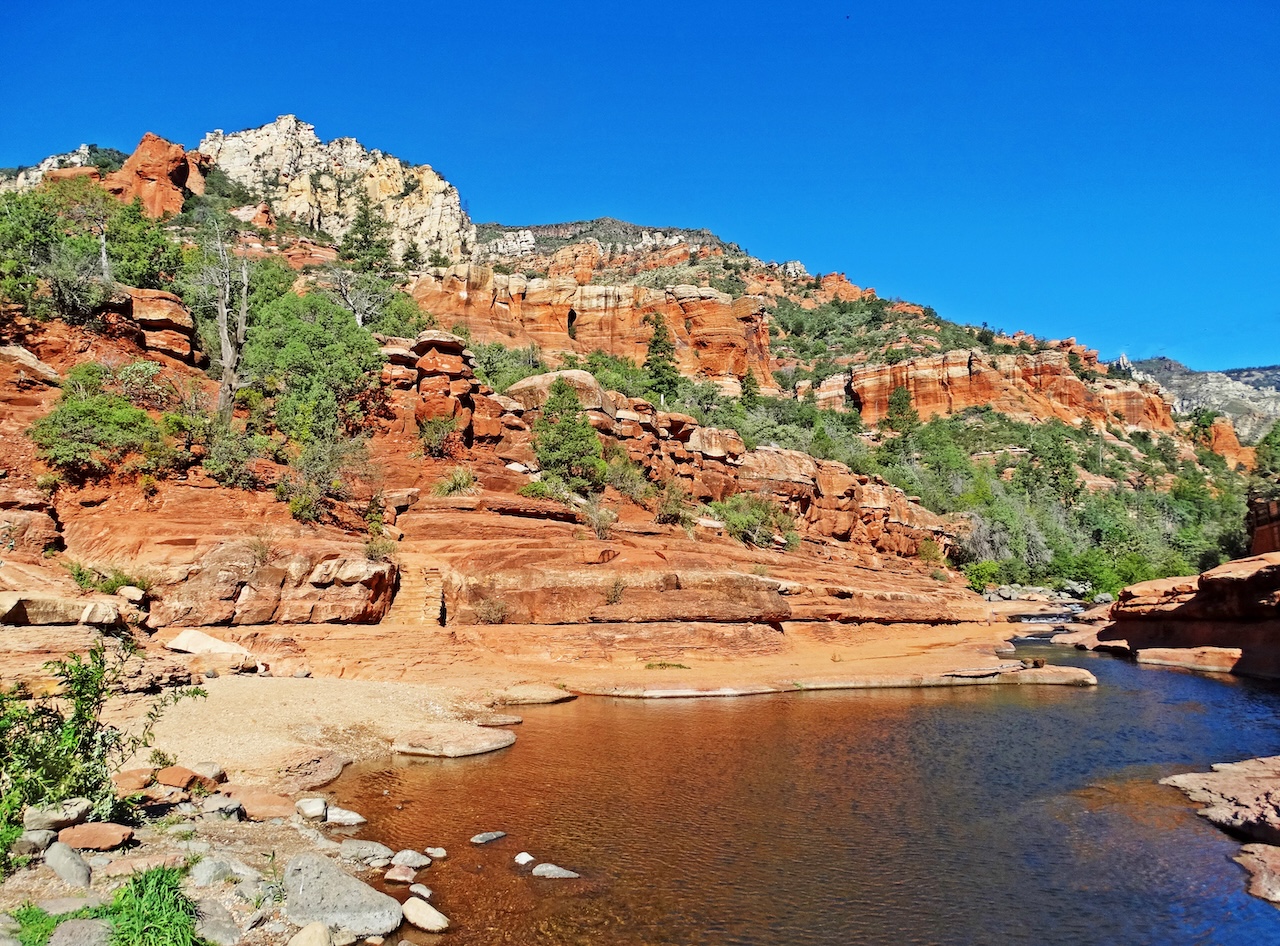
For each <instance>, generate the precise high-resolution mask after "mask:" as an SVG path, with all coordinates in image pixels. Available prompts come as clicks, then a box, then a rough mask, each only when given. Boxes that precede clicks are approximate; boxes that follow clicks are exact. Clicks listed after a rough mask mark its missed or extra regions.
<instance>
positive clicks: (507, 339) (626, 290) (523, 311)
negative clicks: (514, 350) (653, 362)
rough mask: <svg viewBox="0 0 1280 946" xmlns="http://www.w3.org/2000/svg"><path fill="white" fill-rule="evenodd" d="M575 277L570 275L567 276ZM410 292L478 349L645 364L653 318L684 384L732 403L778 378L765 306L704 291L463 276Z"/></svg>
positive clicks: (431, 278) (471, 269)
mask: <svg viewBox="0 0 1280 946" xmlns="http://www.w3.org/2000/svg"><path fill="white" fill-rule="evenodd" d="M567 268H569V269H572V266H569V267H567ZM409 288H410V292H411V294H412V295H413V297H414V299H415V300H417V302H418V303H419V305H421V306H422V307H423V308H424V309H426V310H427V311H429V312H432V313H433V314H435V315H436V316H437V318H439V319H440V320H441V322H443V323H444V324H446V325H454V324H458V325H462V326H465V327H466V329H467V331H468V332H469V333H470V335H471V337H472V338H473V339H474V340H475V341H477V342H501V343H503V344H504V345H508V346H524V345H537V346H538V347H539V348H541V349H543V350H544V351H546V352H549V353H557V352H559V353H563V352H577V353H579V354H584V355H585V354H589V353H590V352H592V351H595V350H596V349H600V350H603V351H605V352H607V353H609V354H611V355H617V356H620V357H626V358H632V359H634V360H636V361H643V360H644V357H645V353H646V351H647V348H648V343H649V338H650V336H651V335H652V334H653V329H652V328H651V327H650V326H649V325H647V324H646V323H645V321H644V320H645V318H646V317H648V316H649V315H650V314H654V315H657V316H659V317H661V318H662V319H663V320H664V321H665V322H666V324H667V327H668V329H669V330H670V331H671V335H672V338H673V339H674V341H675V345H676V358H677V361H678V362H679V366H680V370H681V372H682V373H683V374H686V375H690V376H695V377H700V378H704V379H709V380H712V381H715V382H717V383H718V384H720V385H721V386H722V387H724V388H725V389H726V390H728V391H730V393H736V392H737V387H738V382H739V381H740V380H741V379H742V378H743V377H744V376H745V375H746V373H747V371H748V370H751V371H752V372H754V374H755V376H756V377H757V378H758V379H762V380H767V379H769V378H770V377H771V376H772V373H771V369H772V364H771V359H770V355H769V332H768V327H767V325H766V323H765V308H764V300H763V299H761V298H758V297H755V296H744V297H742V298H739V299H734V298H733V297H731V296H729V295H728V294H727V293H723V292H718V291H717V290H715V289H709V288H706V287H698V286H668V287H666V288H663V289H648V288H645V287H642V286H632V285H624V286H595V285H582V284H580V283H579V282H578V280H577V279H576V278H575V277H574V276H572V275H563V276H556V277H552V278H547V279H538V278H533V279H530V278H527V277H525V276H523V275H521V274H513V275H504V274H502V273H496V272H494V271H493V270H492V269H490V268H489V267H487V266H457V267H454V268H452V269H449V270H436V271H432V272H429V273H424V274H422V275H420V276H418V277H417V278H416V279H415V280H414V282H413V283H412V284H411V286H410V287H409Z"/></svg>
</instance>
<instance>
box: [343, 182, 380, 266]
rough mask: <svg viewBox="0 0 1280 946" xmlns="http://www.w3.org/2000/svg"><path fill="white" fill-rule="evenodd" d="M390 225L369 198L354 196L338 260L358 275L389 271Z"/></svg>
mask: <svg viewBox="0 0 1280 946" xmlns="http://www.w3.org/2000/svg"><path fill="white" fill-rule="evenodd" d="M390 233H391V224H390V223H388V222H387V218H386V217H385V216H383V214H382V209H381V208H380V207H378V206H377V205H376V204H375V203H374V202H373V201H372V200H370V199H369V195H368V194H367V193H366V192H365V191H363V190H361V191H359V192H358V193H357V194H356V216H355V219H354V220H353V221H352V222H351V228H350V229H349V230H347V233H346V235H345V236H344V237H343V238H342V242H341V243H340V244H339V245H338V258H339V259H343V260H346V261H347V262H349V263H350V264H351V265H352V267H353V268H354V269H357V270H359V271H360V272H362V273H381V272H384V271H386V270H388V269H390V268H391V237H390Z"/></svg>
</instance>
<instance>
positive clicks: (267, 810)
mask: <svg viewBox="0 0 1280 946" xmlns="http://www.w3.org/2000/svg"><path fill="white" fill-rule="evenodd" d="M223 794H226V795H228V796H230V797H231V798H233V799H235V800H236V801H238V802H239V803H240V805H241V806H242V807H243V808H244V813H245V817H246V818H248V819H249V820H250V821H268V820H270V819H272V818H291V817H292V816H293V812H294V808H293V799H292V798H290V797H289V796H288V795H277V794H276V793H275V792H264V791H261V790H260V789H253V788H239V787H236V786H228V787H226V788H224V789H223Z"/></svg>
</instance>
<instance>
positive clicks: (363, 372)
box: [242, 292, 382, 443]
mask: <svg viewBox="0 0 1280 946" xmlns="http://www.w3.org/2000/svg"><path fill="white" fill-rule="evenodd" d="M242 364H243V371H244V374H245V376H246V377H247V378H248V379H249V380H250V381H251V382H252V383H253V384H254V385H255V386H256V387H257V388H258V389H259V390H261V391H262V393H263V394H266V395H269V396H274V397H275V398H276V400H275V422H276V426H277V427H278V428H279V429H280V430H281V431H283V432H284V433H285V434H287V435H288V436H290V437H292V438H293V439H295V440H299V441H302V442H304V443H306V442H309V441H311V440H314V439H320V438H328V439H333V438H334V437H336V436H337V434H338V433H339V432H340V431H341V430H343V429H346V428H351V427H354V426H355V425H357V424H358V423H359V421H360V420H361V419H362V418H363V416H364V404H363V398H364V397H365V396H367V395H368V394H370V393H372V392H373V391H374V390H376V389H377V388H378V385H377V382H376V379H375V378H374V372H375V371H376V370H377V368H378V367H379V365H381V364H382V354H381V352H379V350H378V344H377V342H375V341H374V340H373V337H372V336H370V335H369V333H368V332H365V331H364V330H362V329H361V328H360V326H358V325H357V324H356V320H355V318H354V317H353V316H352V315H351V313H350V312H348V311H347V310H346V309H344V308H343V307H342V306H340V305H338V304H337V303H336V302H334V301H333V300H332V299H330V298H329V297H328V296H326V295H324V294H323V293H318V292H312V293H308V294H307V295H305V296H297V295H294V294H293V293H287V294H286V295H284V296H281V297H280V298H278V299H276V300H275V301H274V302H271V303H270V304H268V305H267V306H265V307H264V308H263V310H262V312H261V313H259V315H258V317H257V319H256V320H255V322H254V326H253V331H252V332H250V333H249V336H248V339H247V341H246V343H245V347H244V354H243V360H242Z"/></svg>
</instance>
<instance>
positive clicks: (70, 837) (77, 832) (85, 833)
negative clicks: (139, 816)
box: [58, 821, 133, 851]
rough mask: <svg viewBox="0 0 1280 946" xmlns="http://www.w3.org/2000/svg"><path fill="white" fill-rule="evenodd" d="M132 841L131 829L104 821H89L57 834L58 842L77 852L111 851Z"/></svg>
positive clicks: (64, 829)
mask: <svg viewBox="0 0 1280 946" xmlns="http://www.w3.org/2000/svg"><path fill="white" fill-rule="evenodd" d="M132 839H133V829H132V828H130V827H127V826H126V825H122V824H112V823H111V822H105V821H89V822H86V823H84V824H77V825H73V826H71V827H70V828H63V829H62V830H61V831H59V832H58V840H59V841H60V842H61V843H63V844H65V845H67V847H72V848H75V849H76V850H77V851H111V850H114V849H115V848H118V847H120V846H121V845H122V844H127V843H128V842H129V841H131V840H132Z"/></svg>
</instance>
